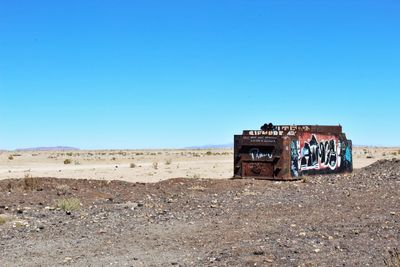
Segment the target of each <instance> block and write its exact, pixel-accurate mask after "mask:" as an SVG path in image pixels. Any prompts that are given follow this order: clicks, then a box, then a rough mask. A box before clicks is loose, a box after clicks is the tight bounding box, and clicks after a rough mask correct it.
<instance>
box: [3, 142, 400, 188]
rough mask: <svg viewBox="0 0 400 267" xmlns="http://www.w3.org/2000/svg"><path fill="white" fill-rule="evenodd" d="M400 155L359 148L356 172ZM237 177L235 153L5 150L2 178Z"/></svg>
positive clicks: (395, 151)
mask: <svg viewBox="0 0 400 267" xmlns="http://www.w3.org/2000/svg"><path fill="white" fill-rule="evenodd" d="M397 157H400V148H383V147H354V149H353V165H354V168H355V169H359V168H362V167H365V166H367V165H370V164H372V163H374V162H375V161H377V160H380V159H392V158H397ZM232 175H233V150H232V149H169V150H93V151H87V150H74V151H11V152H10V151H3V152H0V179H8V178H26V177H56V178H74V179H81V178H83V179H97V180H123V181H128V182H150V183H152V182H159V181H161V180H166V179H170V178H178V177H179V178H214V179H220V178H222V179H227V178H231V177H232Z"/></svg>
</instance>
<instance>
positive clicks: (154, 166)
mask: <svg viewBox="0 0 400 267" xmlns="http://www.w3.org/2000/svg"><path fill="white" fill-rule="evenodd" d="M153 168H154V169H155V170H157V169H158V162H153Z"/></svg>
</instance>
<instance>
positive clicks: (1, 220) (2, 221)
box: [0, 215, 7, 225]
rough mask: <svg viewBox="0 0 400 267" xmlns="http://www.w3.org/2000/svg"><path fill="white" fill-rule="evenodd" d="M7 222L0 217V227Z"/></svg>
mask: <svg viewBox="0 0 400 267" xmlns="http://www.w3.org/2000/svg"><path fill="white" fill-rule="evenodd" d="M6 222H7V217H5V216H1V215H0V225H2V224H5V223H6Z"/></svg>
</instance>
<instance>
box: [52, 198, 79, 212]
mask: <svg viewBox="0 0 400 267" xmlns="http://www.w3.org/2000/svg"><path fill="white" fill-rule="evenodd" d="M80 205H81V201H80V200H79V199H78V198H76V197H71V198H63V199H60V200H59V201H58V202H57V207H58V208H60V209H62V210H64V211H74V210H77V209H79V208H80Z"/></svg>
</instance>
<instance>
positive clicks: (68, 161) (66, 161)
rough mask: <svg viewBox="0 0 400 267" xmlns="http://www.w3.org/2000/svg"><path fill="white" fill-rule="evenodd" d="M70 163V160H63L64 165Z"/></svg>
mask: <svg viewBox="0 0 400 267" xmlns="http://www.w3.org/2000/svg"><path fill="white" fill-rule="evenodd" d="M71 162H72V160H70V159H65V160H64V164H71Z"/></svg>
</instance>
